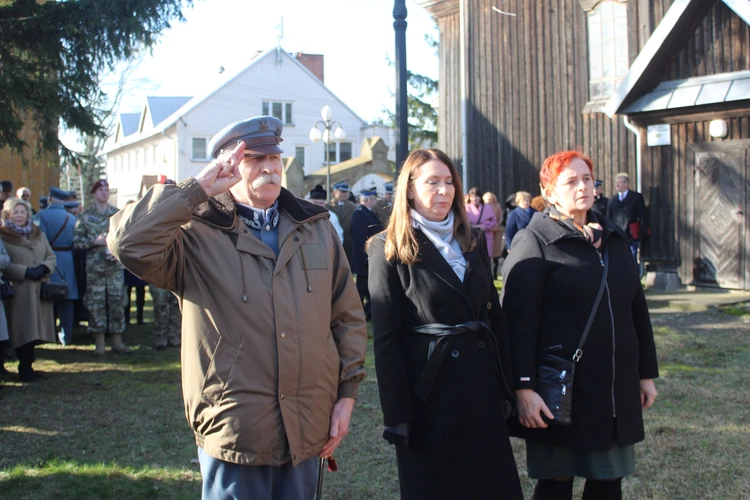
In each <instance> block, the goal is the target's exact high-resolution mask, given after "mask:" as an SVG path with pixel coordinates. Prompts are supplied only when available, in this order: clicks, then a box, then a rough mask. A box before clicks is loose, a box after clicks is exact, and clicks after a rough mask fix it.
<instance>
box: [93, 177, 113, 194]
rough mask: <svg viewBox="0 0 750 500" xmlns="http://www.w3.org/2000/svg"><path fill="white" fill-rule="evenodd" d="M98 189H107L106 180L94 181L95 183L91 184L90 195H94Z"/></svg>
mask: <svg viewBox="0 0 750 500" xmlns="http://www.w3.org/2000/svg"><path fill="white" fill-rule="evenodd" d="M100 187H105V188H108V187H109V183H108V182H107V180H106V179H99V180H98V181H96V182H95V183H94V184H93V185H92V186H91V194H94V193H96V190H97V189H99V188H100Z"/></svg>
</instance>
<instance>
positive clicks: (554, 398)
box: [536, 248, 609, 425]
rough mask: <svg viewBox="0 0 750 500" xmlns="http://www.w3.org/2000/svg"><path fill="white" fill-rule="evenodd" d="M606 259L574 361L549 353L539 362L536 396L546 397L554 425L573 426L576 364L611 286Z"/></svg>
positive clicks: (540, 358) (606, 259)
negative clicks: (606, 290) (606, 288)
mask: <svg viewBox="0 0 750 500" xmlns="http://www.w3.org/2000/svg"><path fill="white" fill-rule="evenodd" d="M602 259H603V265H604V269H603V270H602V281H601V283H600V284H599V291H598V292H597V294H596V300H594V307H593V308H592V309H591V314H589V319H588V322H586V327H585V328H584V329H583V335H581V341H580V342H578V348H577V349H576V351H575V353H574V354H573V357H572V359H566V358H563V357H560V356H557V355H555V354H552V352H550V351H549V350H544V351H542V354H541V355H540V356H539V359H538V360H537V375H536V392H537V394H539V395H540V396H541V397H542V399H543V400H544V403H545V404H546V405H547V408H549V410H550V411H551V412H552V414H553V415H554V416H555V419H554V420H551V421H549V423H551V424H553V425H570V424H571V418H570V416H571V410H572V406H573V404H572V403H573V377H574V376H575V370H576V363H578V361H579V360H580V359H581V357H582V356H583V344H585V343H586V337H588V336H589V331H590V330H591V324H592V323H593V322H594V316H596V311H597V310H598V309H599V302H600V301H601V299H602V294H603V293H604V285H605V284H606V282H607V271H608V269H609V258H608V256H607V250H606V248H605V249H604V253H603V255H602Z"/></svg>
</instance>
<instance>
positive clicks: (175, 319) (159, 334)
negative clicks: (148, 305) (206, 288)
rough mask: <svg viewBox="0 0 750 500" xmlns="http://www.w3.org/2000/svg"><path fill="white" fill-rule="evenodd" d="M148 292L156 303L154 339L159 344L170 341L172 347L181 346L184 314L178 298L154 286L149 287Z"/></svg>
mask: <svg viewBox="0 0 750 500" xmlns="http://www.w3.org/2000/svg"><path fill="white" fill-rule="evenodd" d="M148 290H149V292H150V293H151V299H152V300H153V303H154V337H156V342H157V344H158V343H159V342H162V343H165V342H167V341H169V343H170V344H171V345H179V344H180V342H179V340H180V329H181V328H182V313H181V312H180V305H179V304H178V302H177V297H176V296H175V294H173V293H172V292H170V291H168V290H164V289H161V288H157V287H155V286H154V285H149V287H148ZM165 345H166V344H165Z"/></svg>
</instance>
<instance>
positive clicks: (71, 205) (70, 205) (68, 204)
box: [63, 201, 81, 210]
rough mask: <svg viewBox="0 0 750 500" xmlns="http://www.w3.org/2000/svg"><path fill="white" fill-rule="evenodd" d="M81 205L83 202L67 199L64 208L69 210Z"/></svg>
mask: <svg viewBox="0 0 750 500" xmlns="http://www.w3.org/2000/svg"><path fill="white" fill-rule="evenodd" d="M80 205H81V203H80V202H77V201H66V202H65V203H63V208H65V209H66V210H69V209H71V208H78V207H79V206H80Z"/></svg>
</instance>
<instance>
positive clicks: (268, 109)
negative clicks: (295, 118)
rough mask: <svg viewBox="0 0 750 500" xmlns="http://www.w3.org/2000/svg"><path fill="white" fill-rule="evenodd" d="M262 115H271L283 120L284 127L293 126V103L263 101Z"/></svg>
mask: <svg viewBox="0 0 750 500" xmlns="http://www.w3.org/2000/svg"><path fill="white" fill-rule="evenodd" d="M261 114H262V115H270V116H273V117H276V118H278V119H279V120H281V123H283V124H284V125H292V103H291V102H268V101H263V106H262V108H261Z"/></svg>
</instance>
